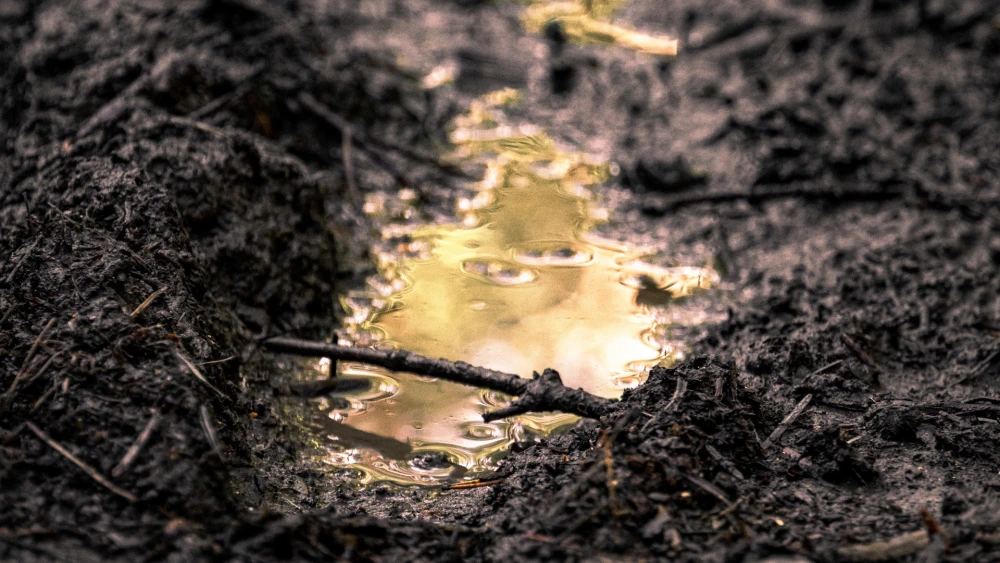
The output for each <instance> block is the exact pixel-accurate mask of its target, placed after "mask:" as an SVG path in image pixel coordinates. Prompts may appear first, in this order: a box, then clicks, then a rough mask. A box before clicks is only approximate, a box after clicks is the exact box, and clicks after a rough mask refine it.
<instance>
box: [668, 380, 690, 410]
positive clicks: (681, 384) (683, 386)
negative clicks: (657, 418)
mask: <svg viewBox="0 0 1000 563" xmlns="http://www.w3.org/2000/svg"><path fill="white" fill-rule="evenodd" d="M687 388H688V382H687V380H686V379H684V378H682V377H678V378H677V387H676V388H675V389H674V394H673V395H672V396H671V397H670V402H669V403H667V406H665V407H663V410H665V411H671V410H673V409H674V407H676V406H677V404H678V401H680V399H681V397H683V396H684V393H686V392H687Z"/></svg>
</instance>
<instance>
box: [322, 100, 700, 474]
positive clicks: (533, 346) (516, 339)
mask: <svg viewBox="0 0 1000 563" xmlns="http://www.w3.org/2000/svg"><path fill="white" fill-rule="evenodd" d="M516 99H517V94H516V93H515V92H513V91H510V90H505V91H500V92H495V93H493V94H490V95H488V96H485V97H484V98H482V99H481V100H480V101H479V102H477V103H475V104H473V106H472V107H471V108H470V111H469V112H468V113H467V114H465V115H464V116H462V117H461V118H459V119H458V120H457V121H456V128H455V130H454V132H453V135H452V141H453V142H454V144H455V147H456V149H455V152H454V154H453V155H451V157H452V158H453V159H454V160H455V161H456V163H459V164H463V165H476V166H478V167H479V168H480V169H483V168H485V171H486V172H485V174H484V176H483V179H482V181H481V182H479V183H478V184H477V185H475V186H472V188H473V189H472V190H471V194H470V195H469V197H467V198H463V199H461V200H460V201H459V202H458V205H457V208H458V209H457V212H458V215H459V217H460V219H461V224H460V225H448V226H440V225H437V226H426V227H411V226H409V225H407V224H406V218H407V217H410V216H412V214H407V213H405V212H402V213H401V212H400V207H399V206H400V205H403V206H404V207H405V205H412V203H411V204H407V203H406V202H407V201H411V202H412V200H413V199H414V197H409V195H408V194H396V197H392V196H385V195H382V196H373V197H371V198H369V200H368V201H367V204H366V210H367V212H368V213H370V214H371V215H372V216H373V217H374V218H375V219H376V221H380V222H382V223H383V224H384V230H383V237H384V238H385V240H386V245H385V249H386V250H385V251H384V252H382V253H380V257H379V267H380V273H381V276H380V278H379V279H378V280H373V281H372V283H371V290H370V291H369V292H367V293H365V294H363V295H352V296H349V297H345V298H344V299H343V300H342V302H343V304H344V308H345V309H346V310H347V313H348V315H347V318H346V320H345V325H346V327H347V335H348V338H347V340H349V341H353V342H354V343H355V344H360V345H376V346H380V347H399V348H403V349H406V350H411V351H414V352H417V353H420V354H424V355H427V356H432V357H443V358H448V359H452V360H462V361H466V362H469V363H472V364H475V365H481V366H486V367H489V368H493V369H497V370H503V371H507V372H511V373H517V374H519V375H522V376H525V377H530V375H531V373H532V372H533V371H536V370H537V371H541V370H542V369H544V368H546V367H551V368H554V369H556V370H558V371H559V372H560V373H561V374H562V377H563V381H564V382H565V383H566V384H567V385H570V386H573V387H582V388H584V389H586V390H587V391H590V392H591V393H595V394H598V395H601V396H605V397H617V396H619V395H620V394H621V392H622V390H623V389H625V388H629V387H634V386H636V385H639V384H640V383H641V382H642V381H643V380H644V378H645V376H646V373H647V371H648V369H649V368H650V367H651V366H653V365H655V364H657V363H658V362H664V361H665V362H672V361H674V359H675V358H676V357H678V356H679V354H681V353H682V351H683V344H684V342H683V340H678V338H677V336H676V335H675V334H673V332H672V330H671V327H672V326H673V325H674V324H677V325H682V324H685V323H686V324H696V323H700V322H702V321H703V320H704V316H703V315H702V316H697V315H696V316H692V317H690V318H681V317H679V316H678V314H677V313H676V312H674V313H673V314H671V313H670V312H669V311H671V308H670V307H669V306H670V305H672V304H673V303H674V302H675V301H676V300H677V299H678V298H681V297H684V296H687V295H690V294H691V293H693V292H695V291H696V290H698V289H702V288H709V287H712V286H714V285H715V284H716V283H717V279H718V276H717V274H716V273H715V272H714V271H713V270H711V269H707V268H691V267H683V268H666V267H661V266H655V265H653V264H649V263H647V262H644V261H643V260H642V257H643V254H642V253H641V252H639V251H637V250H634V249H631V248H629V247H628V246H625V245H623V244H618V243H614V242H611V241H607V240H602V239H601V238H599V237H597V236H595V235H593V234H592V233H590V232H589V231H590V230H591V229H592V227H594V226H595V225H597V224H599V223H600V222H602V221H603V220H604V218H605V217H606V216H607V213H606V211H605V210H603V209H602V208H601V207H600V206H599V205H597V203H596V202H595V201H594V199H595V194H594V193H593V192H592V191H591V189H590V187H591V186H593V185H595V184H598V183H600V182H603V181H604V180H606V179H607V178H608V177H609V176H610V175H611V174H612V166H611V165H610V164H609V163H607V162H601V161H599V160H597V159H594V158H592V157H590V156H588V155H586V154H583V153H579V152H573V151H565V150H562V149H560V148H559V147H558V146H557V143H555V142H554V140H553V139H552V138H550V137H549V136H548V135H547V134H546V133H545V132H544V131H541V130H539V129H538V128H535V127H525V126H516V125H513V124H508V123H506V120H505V115H504V112H503V111H502V107H503V106H504V105H507V104H510V103H515V102H516ZM401 196H405V197H401ZM317 367H318V369H319V370H320V371H322V370H323V369H329V364H328V363H326V364H324V363H322V362H321V363H320V364H319V365H318V366H317ZM339 373H340V376H349V377H366V378H369V380H370V381H371V384H370V385H369V388H368V389H367V390H365V391H364V392H360V393H356V394H354V395H352V396H348V397H345V398H344V399H345V401H342V404H340V405H333V406H332V408H329V409H328V410H326V411H324V412H323V413H322V414H321V415H320V416H318V417H317V419H316V420H314V421H312V424H313V426H314V427H315V428H317V429H318V430H319V431H320V432H322V433H323V434H324V435H325V436H327V437H328V438H329V439H330V440H331V443H332V444H333V445H332V446H331V447H330V448H328V451H329V452H330V454H329V456H328V457H327V459H326V462H327V463H330V464H333V465H335V466H338V467H346V468H350V469H352V470H356V471H358V472H359V476H360V479H361V480H362V481H363V482H373V481H395V482H399V483H410V484H413V483H416V484H432V483H441V482H444V481H454V480H457V479H473V478H476V477H477V476H482V475H483V474H484V473H486V472H488V471H489V470H491V469H493V468H494V467H495V463H496V461H497V460H498V459H499V456H500V455H502V453H503V452H504V451H505V450H506V448H507V447H508V446H509V445H510V443H511V442H512V441H514V440H523V439H526V438H528V437H530V436H531V435H548V434H550V433H552V432H554V431H556V430H558V429H560V428H561V427H563V426H565V425H568V424H572V423H573V422H574V421H575V418H574V417H571V416H568V415H562V414H535V415H530V416H522V417H517V418H515V419H512V420H509V421H499V422H494V423H491V424H486V423H483V421H482V413H483V412H485V411H486V410H490V409H493V408H496V407H498V406H503V405H504V404H506V403H507V402H508V401H509V398H508V397H505V396H503V395H501V394H499V393H495V392H490V391H484V390H479V389H473V388H469V387H464V386H461V385H456V384H452V383H448V382H444V381H438V380H435V379H429V378H426V377H418V376H414V375H410V374H399V373H389V372H385V371H383V370H380V369H377V368H372V367H369V366H364V365H360V364H350V363H348V364H343V365H340V366H339Z"/></svg>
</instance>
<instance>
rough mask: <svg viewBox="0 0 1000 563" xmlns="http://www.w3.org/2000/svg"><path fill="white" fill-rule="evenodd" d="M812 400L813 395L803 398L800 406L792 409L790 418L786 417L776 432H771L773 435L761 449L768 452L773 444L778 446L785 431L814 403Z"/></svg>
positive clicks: (789, 414)
mask: <svg viewBox="0 0 1000 563" xmlns="http://www.w3.org/2000/svg"><path fill="white" fill-rule="evenodd" d="M812 398H813V396H812V394H809V395H806V396H805V397H802V400H801V401H799V404H797V405H795V408H794V409H792V412H790V413H788V416H786V417H785V419H784V420H782V421H781V424H779V425H778V427H777V428H775V429H774V432H771V435H770V436H768V437H767V439H766V440H764V443H763V444H761V447H762V448H763V449H765V450H766V449H768V448H770V447H771V444H777V443H778V440H780V439H781V435H782V434H784V433H785V430H788V427H789V426H791V424H792V423H793V422H795V419H797V418H798V417H799V415H801V414H802V413H803V411H805V410H806V407H808V406H809V401H812Z"/></svg>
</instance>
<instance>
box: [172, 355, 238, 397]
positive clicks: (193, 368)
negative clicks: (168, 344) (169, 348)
mask: <svg viewBox="0 0 1000 563" xmlns="http://www.w3.org/2000/svg"><path fill="white" fill-rule="evenodd" d="M174 355H175V356H177V359H178V360H180V361H181V363H183V364H184V365H185V366H187V368H188V370H189V371H190V372H191V375H193V376H194V377H195V379H197V380H198V381H200V382H202V383H204V384H205V386H206V387H208V388H209V389H211V390H212V391H215V394H216V395H218V396H219V397H225V395H224V394H223V393H222V391H219V389H218V388H217V387H216V386H215V385H212V384H211V383H210V382H209V381H208V379H207V378H206V377H205V376H204V374H202V373H201V370H199V369H198V366H196V365H194V363H193V362H192V361H191V360H189V359H187V356H185V355H184V354H182V353H181V352H180V350H176V349H175V350H174Z"/></svg>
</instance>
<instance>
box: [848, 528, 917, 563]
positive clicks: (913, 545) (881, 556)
mask: <svg viewBox="0 0 1000 563" xmlns="http://www.w3.org/2000/svg"><path fill="white" fill-rule="evenodd" d="M930 541H931V537H930V534H929V533H927V530H926V529H924V530H917V531H916V532H910V533H908V534H903V535H901V536H896V537H894V538H892V539H889V540H885V541H877V542H872V543H866V544H861V545H852V546H849V547H842V548H840V549H838V550H837V555H839V556H841V557H843V558H844V559H845V560H847V561H889V560H895V559H899V558H901V557H906V556H907V555H911V554H914V553H917V552H918V551H920V550H922V549H924V548H925V547H927V544H929V543H930Z"/></svg>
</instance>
